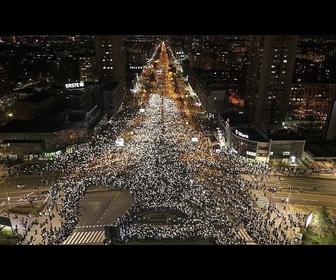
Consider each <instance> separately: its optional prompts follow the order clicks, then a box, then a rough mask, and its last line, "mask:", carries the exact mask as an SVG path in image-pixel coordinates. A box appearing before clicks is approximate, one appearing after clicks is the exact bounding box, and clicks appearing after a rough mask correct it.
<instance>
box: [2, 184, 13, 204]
mask: <svg viewBox="0 0 336 280" xmlns="http://www.w3.org/2000/svg"><path fill="white" fill-rule="evenodd" d="M6 184H7V182H6V183H5V184H4V185H5V190H6V196H7V200H8V207H9V208H10V207H11V206H10V197H9V196H8V192H7V186H6Z"/></svg>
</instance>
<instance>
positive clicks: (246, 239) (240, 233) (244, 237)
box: [238, 228, 256, 245]
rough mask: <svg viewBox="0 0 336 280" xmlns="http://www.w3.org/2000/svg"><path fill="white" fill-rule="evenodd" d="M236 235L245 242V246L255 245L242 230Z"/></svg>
mask: <svg viewBox="0 0 336 280" xmlns="http://www.w3.org/2000/svg"><path fill="white" fill-rule="evenodd" d="M238 235H239V236H240V237H241V238H243V239H244V240H245V241H246V244H247V245H252V244H256V243H255V242H254V241H253V239H252V237H251V236H250V235H249V234H248V233H247V231H246V230H245V229H244V228H240V229H239V230H238Z"/></svg>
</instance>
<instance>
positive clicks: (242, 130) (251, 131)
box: [232, 127, 268, 142]
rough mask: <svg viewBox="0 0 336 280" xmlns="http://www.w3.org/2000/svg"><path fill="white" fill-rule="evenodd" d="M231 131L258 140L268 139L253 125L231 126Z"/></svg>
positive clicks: (264, 140)
mask: <svg viewBox="0 0 336 280" xmlns="http://www.w3.org/2000/svg"><path fill="white" fill-rule="evenodd" d="M232 130H233V133H234V134H236V135H237V136H239V137H242V138H245V139H248V140H251V141H258V142H266V141H268V139H267V137H266V135H264V134H263V133H262V132H261V131H259V129H257V128H254V127H237V128H232Z"/></svg>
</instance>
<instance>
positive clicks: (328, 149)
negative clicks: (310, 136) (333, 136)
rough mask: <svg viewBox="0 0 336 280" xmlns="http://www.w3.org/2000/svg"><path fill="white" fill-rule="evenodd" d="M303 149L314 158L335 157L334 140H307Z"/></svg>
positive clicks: (335, 143) (335, 144)
mask: <svg viewBox="0 0 336 280" xmlns="http://www.w3.org/2000/svg"><path fill="white" fill-rule="evenodd" d="M304 150H305V151H306V152H309V153H310V154H311V155H312V156H313V157H314V158H335V157H336V141H329V140H316V141H311V140H307V142H306V144H305V148H304Z"/></svg>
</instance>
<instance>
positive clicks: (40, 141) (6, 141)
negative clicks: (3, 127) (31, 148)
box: [2, 140, 43, 144]
mask: <svg viewBox="0 0 336 280" xmlns="http://www.w3.org/2000/svg"><path fill="white" fill-rule="evenodd" d="M42 142H43V140H4V141H2V144H27V143H32V144H33V143H42Z"/></svg>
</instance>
